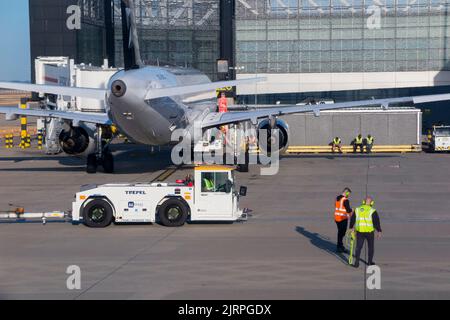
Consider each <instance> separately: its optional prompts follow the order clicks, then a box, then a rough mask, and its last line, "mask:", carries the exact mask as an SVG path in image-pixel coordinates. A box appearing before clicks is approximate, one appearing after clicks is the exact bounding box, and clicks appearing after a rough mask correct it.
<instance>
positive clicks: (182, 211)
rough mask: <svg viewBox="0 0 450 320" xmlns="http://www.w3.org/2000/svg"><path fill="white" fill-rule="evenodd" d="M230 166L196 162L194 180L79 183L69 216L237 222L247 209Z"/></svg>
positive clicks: (98, 222)
mask: <svg viewBox="0 0 450 320" xmlns="http://www.w3.org/2000/svg"><path fill="white" fill-rule="evenodd" d="M246 192H247V188H246V187H241V188H240V190H239V192H237V190H236V180H235V175H234V168H233V167H227V166H198V167H196V168H195V174H194V182H193V183H161V182H157V183H151V184H146V183H133V184H105V185H100V186H84V187H82V188H81V191H80V192H78V193H77V194H76V195H75V201H74V202H73V204H72V221H73V222H83V223H84V224H85V225H86V226H88V227H94V228H103V227H107V226H108V225H110V224H111V223H112V222H113V221H114V222H116V223H131V222H141V223H148V222H156V221H157V219H158V220H159V221H160V222H161V224H163V225H165V226H168V227H178V226H181V225H183V224H184V223H185V222H186V221H239V220H246V218H247V214H246V213H245V212H244V211H243V210H241V209H239V197H240V196H245V194H246Z"/></svg>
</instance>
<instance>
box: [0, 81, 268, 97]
mask: <svg viewBox="0 0 450 320" xmlns="http://www.w3.org/2000/svg"><path fill="white" fill-rule="evenodd" d="M261 81H266V78H250V79H242V80H231V81H217V82H210V83H204V84H195V85H190V86H175V87H168V88H161V89H150V90H148V92H147V95H146V96H145V100H150V99H156V98H163V97H172V96H182V95H186V94H191V93H201V92H206V91H210V90H215V89H220V88H224V87H233V86H238V85H240V84H248V83H255V82H261ZM0 87H1V83H0Z"/></svg>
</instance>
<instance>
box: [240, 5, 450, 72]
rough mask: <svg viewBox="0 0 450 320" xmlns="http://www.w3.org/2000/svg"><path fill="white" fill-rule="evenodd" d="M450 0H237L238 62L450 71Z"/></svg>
mask: <svg viewBox="0 0 450 320" xmlns="http://www.w3.org/2000/svg"><path fill="white" fill-rule="evenodd" d="M448 2H450V1H448V0H382V1H379V0H245V1H244V0H236V61H237V62H236V64H237V66H238V67H240V68H239V69H240V71H239V72H240V73H249V74H251V73H316V72H317V73H336V72H394V71H440V70H450V64H449V59H450V50H449V49H448V46H449V43H448V42H449V38H448V36H449V35H450V21H449V17H448V14H449V13H448V10H449V7H450V4H449V3H448ZM242 67H243V68H242Z"/></svg>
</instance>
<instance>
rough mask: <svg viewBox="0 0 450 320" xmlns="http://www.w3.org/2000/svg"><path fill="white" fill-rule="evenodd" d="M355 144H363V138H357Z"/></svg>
mask: <svg viewBox="0 0 450 320" xmlns="http://www.w3.org/2000/svg"><path fill="white" fill-rule="evenodd" d="M355 143H356V144H362V143H363V139H362V137H361V138H358V137H356V138H355Z"/></svg>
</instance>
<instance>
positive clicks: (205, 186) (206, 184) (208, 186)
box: [202, 177, 214, 192]
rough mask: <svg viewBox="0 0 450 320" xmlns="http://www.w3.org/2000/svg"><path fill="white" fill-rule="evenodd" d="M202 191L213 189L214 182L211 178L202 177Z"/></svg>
mask: <svg viewBox="0 0 450 320" xmlns="http://www.w3.org/2000/svg"><path fill="white" fill-rule="evenodd" d="M202 189H203V190H202V192H205V191H214V183H213V182H212V180H211V179H209V178H207V177H205V178H203V188H202Z"/></svg>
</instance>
